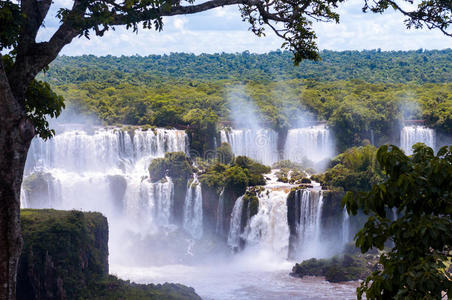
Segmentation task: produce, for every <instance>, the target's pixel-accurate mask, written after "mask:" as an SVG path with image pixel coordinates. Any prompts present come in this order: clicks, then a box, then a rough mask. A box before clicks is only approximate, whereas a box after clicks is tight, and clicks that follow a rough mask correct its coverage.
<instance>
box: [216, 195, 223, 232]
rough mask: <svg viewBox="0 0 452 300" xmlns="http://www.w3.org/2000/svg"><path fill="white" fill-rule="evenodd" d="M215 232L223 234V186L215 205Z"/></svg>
mask: <svg viewBox="0 0 452 300" xmlns="http://www.w3.org/2000/svg"><path fill="white" fill-rule="evenodd" d="M215 233H217V234H220V235H223V234H224V188H223V189H222V190H221V192H220V197H219V198H218V207H217V222H216V224H215Z"/></svg>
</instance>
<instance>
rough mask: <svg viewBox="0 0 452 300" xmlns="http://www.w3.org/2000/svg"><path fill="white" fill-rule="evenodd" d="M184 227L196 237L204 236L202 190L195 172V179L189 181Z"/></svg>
mask: <svg viewBox="0 0 452 300" xmlns="http://www.w3.org/2000/svg"><path fill="white" fill-rule="evenodd" d="M183 227H184V229H185V230H186V231H187V232H188V233H190V234H191V235H192V236H193V237H194V238H196V239H200V238H201V237H202V234H203V227H202V190H201V183H200V182H199V181H198V177H197V175H196V174H194V178H193V180H192V181H191V182H190V181H189V182H188V183H187V192H186V194H185V203H184V219H183Z"/></svg>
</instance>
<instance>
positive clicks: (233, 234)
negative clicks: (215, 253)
mask: <svg viewBox="0 0 452 300" xmlns="http://www.w3.org/2000/svg"><path fill="white" fill-rule="evenodd" d="M242 209H243V196H240V197H239V198H237V200H235V204H234V208H233V209H232V214H231V225H230V226H229V235H228V246H229V247H231V249H234V250H238V248H239V247H240V235H241V220H242Z"/></svg>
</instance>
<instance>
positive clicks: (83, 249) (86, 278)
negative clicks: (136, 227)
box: [17, 209, 200, 300]
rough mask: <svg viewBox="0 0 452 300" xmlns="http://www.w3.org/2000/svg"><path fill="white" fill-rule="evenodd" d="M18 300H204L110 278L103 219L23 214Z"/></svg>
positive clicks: (181, 289) (185, 291)
mask: <svg viewBox="0 0 452 300" xmlns="http://www.w3.org/2000/svg"><path fill="white" fill-rule="evenodd" d="M21 222H22V235H23V239H24V247H23V251H22V255H21V257H20V260H19V268H18V274H17V299H18V300H41V299H46V300H53V299H55V300H56V299H58V300H62V299H69V300H70V299H200V298H199V297H198V296H197V295H196V294H195V292H194V290H193V289H191V288H188V287H185V286H182V285H177V284H164V285H152V284H148V285H138V284H133V283H130V282H128V281H123V280H120V279H118V278H116V277H114V276H109V275H108V223H107V219H106V218H105V217H104V216H102V215H101V214H100V213H84V212H80V211H57V210H52V209H46V210H35V209H26V210H22V211H21Z"/></svg>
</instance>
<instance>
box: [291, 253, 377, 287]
mask: <svg viewBox="0 0 452 300" xmlns="http://www.w3.org/2000/svg"><path fill="white" fill-rule="evenodd" d="M373 265H374V264H373V263H368V261H367V260H366V259H365V258H364V257H362V256H359V255H350V254H344V256H342V257H333V258H330V259H315V258H311V259H308V260H305V261H303V262H301V263H299V264H295V266H294V267H293V268H292V273H291V275H292V276H295V277H303V276H325V279H326V280H327V281H329V282H343V281H353V280H358V279H364V278H366V277H367V276H368V275H369V274H370V273H371V271H372V270H371V266H373Z"/></svg>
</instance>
